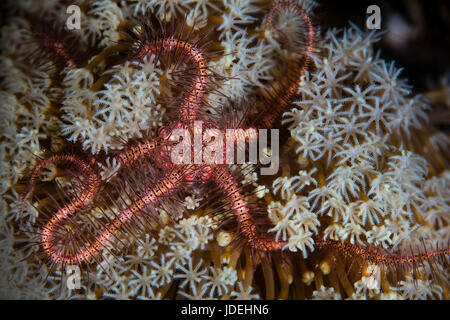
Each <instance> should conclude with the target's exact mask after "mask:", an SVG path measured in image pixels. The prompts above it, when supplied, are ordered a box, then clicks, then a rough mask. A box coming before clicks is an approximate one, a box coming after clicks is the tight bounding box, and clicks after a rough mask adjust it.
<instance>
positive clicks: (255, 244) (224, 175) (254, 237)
mask: <svg viewBox="0 0 450 320" xmlns="http://www.w3.org/2000/svg"><path fill="white" fill-rule="evenodd" d="M211 172H212V176H211V179H212V180H213V181H214V182H215V183H216V184H217V185H218V186H219V188H220V189H221V191H222V192H223V193H224V194H225V195H226V199H229V201H230V204H231V209H232V211H233V214H234V215H235V216H236V219H237V221H238V224H239V229H240V231H241V232H242V234H243V235H244V236H245V237H246V239H247V242H248V243H249V245H250V246H251V247H252V248H253V249H255V250H258V251H273V250H280V249H282V248H283V247H284V246H285V245H286V244H287V243H286V242H282V241H281V242H276V241H275V240H272V239H268V238H264V237H262V236H261V234H260V233H259V232H258V230H257V226H256V223H255V221H254V219H253V217H252V215H251V213H250V208H249V206H248V203H247V201H246V200H245V197H244V195H243V194H242V193H241V191H240V188H239V185H238V183H237V182H236V180H235V178H234V177H233V175H232V174H231V173H230V172H229V170H228V168H227V167H225V166H212V167H211Z"/></svg>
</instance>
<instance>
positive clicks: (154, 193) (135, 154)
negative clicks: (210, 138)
mask: <svg viewBox="0 0 450 320" xmlns="http://www.w3.org/2000/svg"><path fill="white" fill-rule="evenodd" d="M280 9H288V10H291V11H293V12H295V13H296V14H298V15H299V16H300V17H301V18H302V19H303V21H304V23H305V25H306V36H305V37H306V44H305V48H304V52H303V58H302V60H301V63H300V64H299V65H298V66H297V69H296V70H295V71H294V73H295V75H294V76H291V77H289V78H290V81H289V84H288V85H287V87H286V88H283V90H281V91H282V92H280V93H278V94H276V95H274V97H273V98H271V99H269V101H268V103H269V104H270V105H271V106H273V109H271V110H270V112H267V113H265V114H264V115H263V117H261V120H260V121H259V122H258V126H259V127H264V128H271V127H272V126H273V124H274V123H275V122H276V120H277V119H278V118H279V116H280V115H281V113H282V112H283V111H284V110H285V108H286V107H287V106H288V105H289V103H290V102H291V100H292V98H293V97H294V96H295V94H296V92H297V89H298V85H299V82H300V78H301V76H302V75H303V74H304V73H305V71H306V69H307V68H308V66H309V63H310V55H311V54H312V53H313V49H314V47H313V46H314V40H315V31H314V28H313V25H312V22H311V19H310V17H309V15H308V13H306V12H305V11H304V10H302V9H301V8H300V7H299V6H298V5H295V4H293V3H291V2H279V3H277V4H276V5H275V6H273V7H272V9H271V10H270V12H269V14H268V19H267V22H268V27H269V28H270V29H271V31H272V32H273V33H274V34H275V35H278V36H280V37H281V38H282V37H285V36H284V35H283V33H282V32H281V31H279V30H277V29H276V28H275V27H274V25H273V16H274V14H275V13H276V12H277V11H279V10H280ZM147 40H148V41H146V42H141V43H140V47H139V49H138V50H137V52H136V54H135V56H134V57H135V58H137V59H143V58H144V57H147V56H150V55H155V56H157V57H158V56H161V55H165V54H169V53H170V52H177V53H178V54H181V55H182V56H184V57H186V59H187V60H188V62H189V63H191V64H192V65H193V66H194V69H195V75H194V77H193V79H192V84H191V85H190V87H189V88H188V90H187V92H186V93H185V94H184V96H183V101H182V103H181V106H180V108H179V113H178V116H179V117H178V120H177V121H175V122H171V123H169V124H168V125H167V126H166V127H164V128H162V129H161V130H160V135H159V137H158V138H157V139H155V140H147V141H145V142H143V143H140V144H138V145H135V146H133V147H130V148H128V149H126V150H124V151H123V152H121V153H120V154H118V155H117V156H116V160H118V162H119V163H120V164H121V166H122V167H125V168H126V167H128V166H131V165H132V164H133V163H135V162H136V161H138V160H140V159H143V158H146V157H153V156H155V157H157V156H159V155H161V154H157V153H156V152H163V153H166V154H165V155H164V154H163V155H161V156H162V157H165V158H167V153H168V152H169V150H170V146H169V145H170V143H169V142H170V138H171V132H172V130H173V129H186V130H189V131H192V130H193V123H194V121H196V120H202V121H205V122H206V124H207V127H210V128H217V126H216V125H215V124H214V123H210V121H208V119H207V118H206V117H205V115H204V113H203V112H202V111H203V110H202V107H203V106H204V98H205V92H206V88H207V86H208V84H209V81H210V79H209V74H208V66H207V59H206V57H205V55H204V52H203V51H202V50H201V49H200V48H198V47H197V45H196V44H195V43H191V42H189V41H187V40H182V39H181V36H180V37H176V36H173V35H168V34H164V33H163V34H159V35H158V37H155V38H152V39H147ZM49 47H50V48H53V49H54V50H55V52H56V54H59V55H61V56H62V58H63V59H65V60H67V63H66V64H67V66H68V67H70V68H73V67H74V66H75V64H74V63H72V62H71V61H72V59H71V58H70V55H69V54H68V53H67V52H66V51H65V50H64V48H62V47H61V46H60V45H53V46H49ZM256 138H257V136H253V137H252V139H256ZM53 161H66V162H70V163H72V164H74V165H75V166H76V167H78V168H79V169H80V171H82V172H83V173H84V175H85V178H86V180H87V186H88V187H87V189H86V190H85V192H84V193H82V194H81V195H79V196H78V197H77V198H76V199H75V200H73V201H71V202H70V203H68V204H67V205H65V206H64V207H62V208H60V209H58V211H57V212H56V213H55V214H54V215H53V216H52V218H51V219H50V220H49V221H48V222H47V223H46V224H45V226H44V227H43V228H42V231H41V234H40V243H41V246H42V248H43V250H44V252H45V253H46V255H47V256H48V257H49V259H50V260H51V261H52V263H54V264H57V265H62V266H64V265H71V264H81V263H90V262H92V261H93V260H96V257H97V256H98V255H100V253H101V251H102V250H103V249H104V248H105V247H106V246H107V244H109V243H112V241H113V238H114V237H115V234H116V233H117V232H118V231H119V230H121V229H123V228H124V226H126V225H127V224H129V223H131V222H132V221H133V220H134V219H136V216H137V215H138V214H139V213H141V212H142V211H143V210H144V209H145V208H147V207H149V206H156V205H157V204H158V202H159V201H160V199H161V198H164V197H167V196H168V195H169V194H171V193H173V192H174V191H176V190H178V189H179V188H180V187H181V186H182V185H183V184H185V183H186V182H197V183H207V182H209V181H212V182H213V183H215V184H216V185H217V186H218V189H219V190H220V191H221V192H222V193H223V195H224V198H225V199H227V200H228V201H229V205H230V207H231V210H232V212H233V214H234V215H235V217H236V219H237V221H238V225H239V229H240V232H241V233H242V234H243V235H244V236H245V238H246V240H247V243H248V244H249V246H250V247H251V248H252V249H254V250H256V251H258V252H270V251H274V250H281V249H283V248H284V247H285V246H286V244H287V243H286V242H283V241H281V242H277V241H275V240H273V239H272V238H270V237H269V236H268V235H266V234H262V233H260V232H259V231H258V229H257V226H256V222H255V220H254V218H253V217H252V214H251V210H250V207H249V205H248V203H247V201H246V198H245V195H244V194H243V192H242V188H241V187H240V186H239V183H238V182H237V181H236V179H235V177H234V176H233V175H232V173H231V172H230V170H229V169H228V168H227V166H226V165H222V164H216V165H208V164H187V165H176V164H173V163H171V164H169V165H166V169H165V172H166V173H165V175H163V177H162V178H161V179H160V180H159V181H157V182H156V183H155V184H153V185H151V186H149V187H148V188H146V189H145V190H144V191H143V192H142V193H141V194H140V195H139V197H138V198H137V199H136V200H135V201H133V202H132V203H131V204H129V205H128V206H127V208H125V209H123V210H121V211H120V212H119V213H118V214H117V215H116V217H115V218H114V219H113V220H112V221H111V222H110V223H109V224H107V225H106V226H105V227H104V229H103V230H102V231H101V232H100V233H99V234H98V235H97V236H96V237H95V238H94V239H88V240H87V241H86V244H85V245H84V246H82V247H79V248H76V250H75V251H73V250H72V251H71V250H66V249H64V248H63V247H58V246H57V245H56V243H55V234H56V232H57V230H56V229H57V227H58V226H59V224H60V223H62V222H63V221H64V220H66V219H68V218H71V217H72V216H74V214H75V213H76V212H77V211H78V210H80V209H81V208H83V207H85V206H86V205H88V204H89V203H90V202H91V201H92V200H93V199H94V198H95V196H96V194H97V192H98V190H99V187H100V184H101V183H100V179H99V177H98V176H97V174H96V172H95V170H94V169H93V167H92V165H91V164H89V163H86V162H85V161H83V160H82V159H78V158H77V157H75V156H67V155H65V156H64V155H60V156H54V157H51V158H49V159H47V160H45V161H43V162H42V163H41V164H40V165H38V166H37V167H36V168H35V170H34V172H33V175H32V177H31V180H30V186H31V188H30V191H29V192H28V193H27V194H26V196H25V198H24V200H27V199H28V198H29V197H30V195H31V193H32V190H33V187H34V183H35V180H36V177H37V173H38V172H39V170H41V169H42V168H43V167H44V166H45V165H47V164H48V163H50V162H53ZM315 243H316V246H317V247H318V248H325V247H335V248H336V249H338V250H340V251H343V252H344V253H345V254H347V255H353V256H360V257H363V258H364V259H365V260H368V261H370V262H373V263H374V264H411V263H415V262H416V261H419V260H426V259H431V258H433V257H436V256H439V255H443V254H448V253H449V249H440V250H434V251H430V252H426V253H423V254H419V255H411V256H404V257H396V256H394V255H387V254H383V253H379V252H377V251H373V250H369V249H365V248H360V247H358V246H355V245H350V244H347V243H340V242H336V241H331V240H329V241H326V240H322V239H321V238H320V237H316V238H315Z"/></svg>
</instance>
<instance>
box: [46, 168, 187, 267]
mask: <svg viewBox="0 0 450 320" xmlns="http://www.w3.org/2000/svg"><path fill="white" fill-rule="evenodd" d="M190 170H192V166H190V165H187V166H181V167H177V168H175V169H174V170H172V171H171V172H170V173H168V174H167V175H165V176H164V177H162V178H161V179H160V180H159V181H158V182H157V183H155V184H154V185H153V186H151V187H149V188H147V189H146V190H145V191H144V193H143V194H142V196H141V197H140V198H138V199H137V200H135V201H134V202H133V203H131V204H130V205H129V206H128V207H127V208H125V209H123V210H121V211H120V212H119V213H118V214H117V216H116V217H115V218H114V219H113V221H112V222H110V223H109V224H107V225H106V226H105V228H104V229H103V230H102V231H101V232H100V234H99V235H97V236H96V237H95V238H94V239H93V240H89V241H88V243H86V244H85V245H84V246H83V247H78V248H77V249H76V252H66V251H65V250H64V249H63V248H57V246H56V245H55V242H54V241H55V237H54V234H55V232H56V228H57V226H58V225H59V224H60V223H62V222H63V221H64V220H65V219H67V218H69V217H70V216H71V215H73V214H75V212H76V209H79V208H80V207H79V206H74V204H73V203H69V204H68V205H66V206H65V207H63V208H61V209H60V210H58V212H57V213H56V214H55V215H54V216H53V217H52V218H51V219H50V220H49V221H48V222H47V224H46V225H45V226H44V227H43V229H42V233H41V237H40V241H41V245H42V247H43V249H44V252H45V253H46V254H47V256H48V257H49V258H50V259H51V260H52V261H53V262H54V263H55V264H59V265H71V264H80V263H83V262H84V263H89V262H90V261H92V260H93V259H95V257H96V256H98V255H99V254H100V253H101V251H102V250H103V249H104V248H105V246H106V245H107V244H108V243H110V242H111V240H112V238H113V237H114V235H115V233H116V232H117V231H118V230H119V229H121V228H122V226H123V225H125V224H127V223H129V222H131V221H132V220H133V219H135V217H136V216H137V215H138V214H139V213H140V212H142V211H143V210H144V209H145V208H146V207H148V206H149V205H154V204H156V203H157V202H158V201H159V200H160V199H161V198H162V197H165V196H168V195H169V194H171V193H172V192H173V191H174V190H177V189H178V188H179V187H180V185H181V183H182V181H183V180H184V176H185V175H186V174H188V173H189V172H190Z"/></svg>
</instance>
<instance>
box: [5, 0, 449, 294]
mask: <svg viewBox="0 0 450 320" xmlns="http://www.w3.org/2000/svg"><path fill="white" fill-rule="evenodd" d="M9 5H10V6H11V7H12V12H13V13H14V14H13V15H12V17H11V18H9V19H8V23H7V24H6V25H5V26H4V27H3V28H2V33H1V36H2V52H1V66H0V77H1V87H0V90H1V91H0V95H1V98H0V104H1V109H0V111H1V117H0V121H1V128H2V140H1V146H2V147H1V157H2V161H1V166H2V168H1V170H0V174H1V175H2V177H1V182H2V183H1V193H2V199H1V210H2V213H1V216H0V219H1V220H0V230H1V231H0V253H1V259H0V263H1V266H0V268H1V270H2V273H1V274H0V296H2V297H8V298H24V299H36V298H37V299H43V298H50V299H58V298H59V299H67V298H78V299H210V298H213V299H214V298H225V299H226V298H228V299H448V298H449V285H448V272H449V270H448V258H449V239H450V232H449V208H450V206H449V205H450V203H449V201H450V194H449V190H450V188H449V184H450V173H449V171H448V161H449V153H448V151H449V139H448V136H446V135H445V134H444V133H441V132H437V131H435V130H434V129H432V128H431V127H430V126H429V125H428V124H427V109H428V107H429V106H428V104H427V102H426V100H425V99H424V98H423V97H422V96H420V95H414V94H413V92H412V90H411V87H410V86H409V85H408V84H407V82H406V80H404V79H402V78H401V77H400V72H401V69H399V68H397V67H396V66H395V65H394V63H393V62H388V61H385V60H383V59H381V58H380V55H379V54H378V53H375V52H374V49H373V43H375V42H376V41H378V40H379V38H380V34H379V33H378V32H376V31H372V32H366V31H362V30H360V29H358V28H357V27H355V26H354V25H350V26H349V27H348V28H346V29H344V30H335V29H332V30H328V31H326V32H321V31H320V29H319V27H320V21H315V19H314V9H315V7H316V6H317V3H316V2H315V1H312V0H290V1H278V2H277V1H273V2H272V1H269V0H267V1H265V0H264V1H263V0H261V1H257V0H218V1H205V0H177V1H175V0H158V1H153V0H148V1H144V0H120V1H119V0H98V1H82V0H78V1H76V0H73V1H45V2H41V1H31V0H30V1H28V0H25V1H17V2H16V1H11V2H10V4H9ZM69 9H70V10H69ZM77 14H78V15H79V16H78V17H77V16H76V15H77ZM70 19H74V20H73V21H70ZM77 19H78V24H79V25H78V27H77ZM69 22H70V23H69ZM70 26H72V27H73V26H75V27H74V28H71V27H70ZM269 138H270V143H268V140H269Z"/></svg>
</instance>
